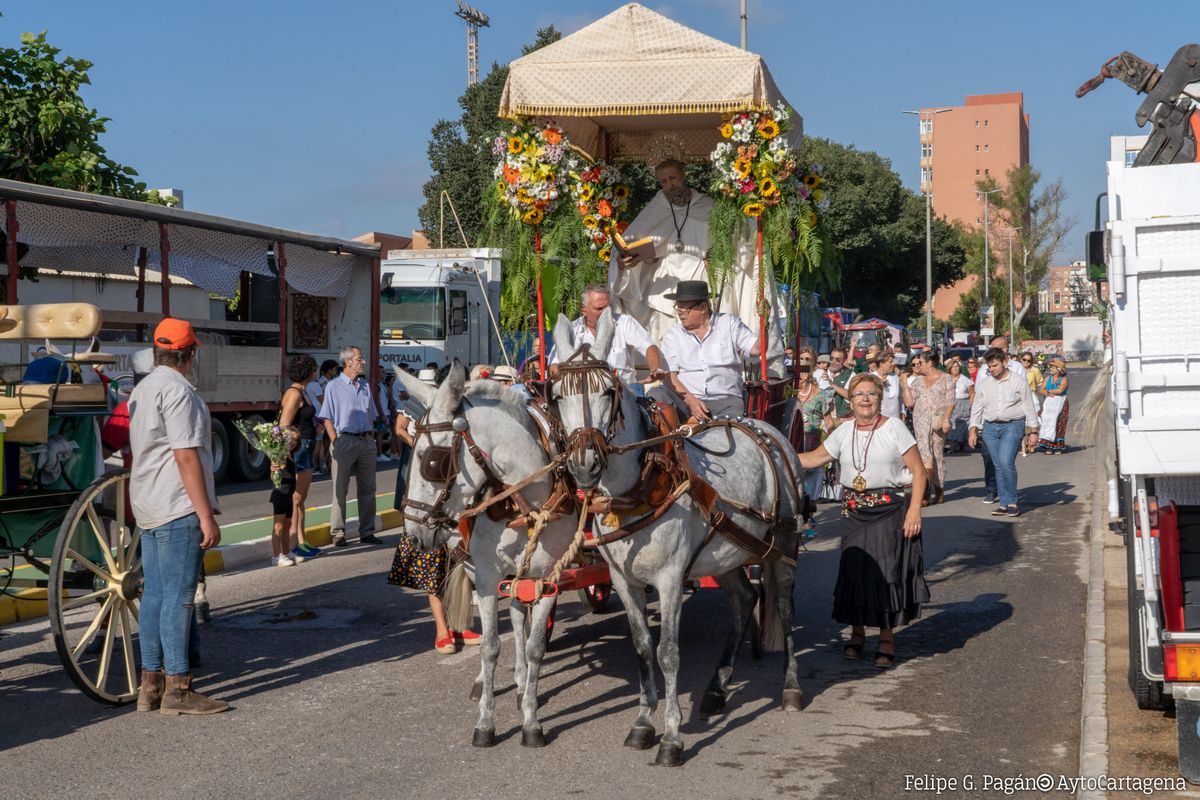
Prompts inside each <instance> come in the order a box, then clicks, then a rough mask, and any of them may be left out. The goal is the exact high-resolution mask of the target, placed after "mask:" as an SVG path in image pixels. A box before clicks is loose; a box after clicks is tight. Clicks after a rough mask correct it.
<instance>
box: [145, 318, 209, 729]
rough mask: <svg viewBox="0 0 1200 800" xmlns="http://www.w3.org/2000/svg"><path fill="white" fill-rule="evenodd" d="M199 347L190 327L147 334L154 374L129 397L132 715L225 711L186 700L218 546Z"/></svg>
mask: <svg viewBox="0 0 1200 800" xmlns="http://www.w3.org/2000/svg"><path fill="white" fill-rule="evenodd" d="M199 345H200V343H199V342H198V341H197V340H196V333H195V331H193V330H192V326H191V323H189V322H187V321H186V320H182V319H172V318H171V317H167V318H166V319H164V320H163V321H162V322H160V323H159V324H158V327H156V328H155V329H154V370H153V371H152V372H151V373H150V374H149V375H147V376H146V377H145V378H143V379H142V381H141V382H140V383H138V385H137V386H135V387H134V389H133V393H132V394H130V396H129V446H130V449H131V450H132V453H133V468H132V471H131V473H130V477H129V496H130V502H131V504H132V505H133V513H134V517H135V518H136V519H137V521H138V527H140V528H141V529H142V538H141V550H142V572H143V577H144V579H145V583H144V588H143V591H142V603H141V608H140V612H139V615H138V626H139V631H138V642H139V647H140V648H141V651H142V684H141V689H140V691H139V693H138V706H137V707H138V711H153V710H155V709H158V710H159V712H160V713H162V714H167V715H176V714H215V713H217V712H218V711H224V710H225V709H227V708H228V707H229V704H228V703H225V702H223V701H221V700H212V699H210V698H207V697H205V696H204V695H202V694H200V693H198V692H194V691H192V670H191V664H190V662H189V660H188V637H189V635H190V631H191V621H192V611H193V609H192V604H193V598H194V596H195V593H196V578H197V575H198V574H199V572H200V559H201V551H202V550H204V549H207V548H210V547H215V546H216V545H217V544H219V543H220V541H221V529H220V527H219V526H218V525H217V520H216V517H215V516H214V515H215V514H216V513H218V509H217V492H216V487H215V486H214V485H213V469H212V446H211V445H212V420H211V418H210V417H209V414H208V407H207V406H205V405H204V401H203V400H201V399H200V395H199V393H198V392H197V391H196V390H195V388H194V387H193V386H192V384H191V383H189V382H188V379H187V375H188V373H190V372H191V371H192V369H193V368H194V367H195V366H196V351H197V348H198V347H199Z"/></svg>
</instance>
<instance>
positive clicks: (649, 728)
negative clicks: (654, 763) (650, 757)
mask: <svg viewBox="0 0 1200 800" xmlns="http://www.w3.org/2000/svg"><path fill="white" fill-rule="evenodd" d="M625 746H626V747H628V748H630V749H632V750H649V749H650V748H651V747H653V746H654V726H653V725H634V726H633V727H632V728H630V730H629V735H628V736H626V737H625Z"/></svg>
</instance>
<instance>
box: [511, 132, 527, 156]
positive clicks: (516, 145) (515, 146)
mask: <svg viewBox="0 0 1200 800" xmlns="http://www.w3.org/2000/svg"><path fill="white" fill-rule="evenodd" d="M524 149H525V143H524V142H522V141H521V140H520V139H518V138H517V137H516V136H510V137H508V152H510V153H512V154H513V155H516V154H517V153H520V152H521V151H522V150H524Z"/></svg>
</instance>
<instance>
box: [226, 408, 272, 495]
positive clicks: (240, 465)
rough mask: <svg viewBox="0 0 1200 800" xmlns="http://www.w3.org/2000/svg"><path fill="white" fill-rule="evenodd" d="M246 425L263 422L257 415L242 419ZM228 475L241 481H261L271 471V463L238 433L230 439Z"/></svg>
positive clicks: (249, 415) (248, 415)
mask: <svg viewBox="0 0 1200 800" xmlns="http://www.w3.org/2000/svg"><path fill="white" fill-rule="evenodd" d="M242 421H243V422H244V423H245V424H246V425H258V424H259V423H260V422H265V420H264V419H263V418H262V417H261V416H259V415H258V414H247V415H246V416H244V417H242ZM229 453H230V458H229V473H230V474H231V475H232V476H233V477H235V478H237V479H239V480H243V481H261V480H262V479H263V478H265V477H267V473H269V472H270V471H271V462H270V461H269V460H268V459H267V456H266V455H265V454H264V453H262V452H261V451H259V450H255V449H254V448H253V447H251V446H250V443H249V442H247V441H246V437H245V436H242V435H241V434H240V433H239V434H238V435H237V436H232V437H230V448H229Z"/></svg>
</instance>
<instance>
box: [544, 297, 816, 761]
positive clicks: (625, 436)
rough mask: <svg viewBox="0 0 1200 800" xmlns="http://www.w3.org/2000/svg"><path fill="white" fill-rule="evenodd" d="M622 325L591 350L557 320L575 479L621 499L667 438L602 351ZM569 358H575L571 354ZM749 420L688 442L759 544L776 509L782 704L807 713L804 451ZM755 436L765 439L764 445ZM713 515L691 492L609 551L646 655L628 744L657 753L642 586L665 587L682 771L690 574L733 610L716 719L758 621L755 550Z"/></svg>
mask: <svg viewBox="0 0 1200 800" xmlns="http://www.w3.org/2000/svg"><path fill="white" fill-rule="evenodd" d="M614 327H615V326H614V323H613V318H612V312H611V311H608V310H606V311H605V312H604V313H603V314H602V315H601V317H600V319H599V321H598V322H597V326H596V340H595V343H594V344H593V345H592V346H591V347H590V349H589V348H586V347H583V348H578V349H577V348H576V345H575V341H574V334H573V332H572V330H571V326H570V322H569V321H568V320H567V318H566V317H564V316H561V315H560V316H559V318H558V323H557V324H556V325H555V326H554V346H555V348H556V349H557V352H558V353H559V354H560V359H561V361H560V363H559V365H558V370H559V372H558V376H557V378H556V380H555V382H554V387H553V389H554V391H553V397H554V398H555V403H556V405H557V407H558V410H559V414H560V416H561V418H562V423H563V427H564V429H565V432H566V435H567V467H568V470H569V471H570V473H571V476H572V477H573V478H574V479H575V482H576V485H577V486H578V487H579V488H580V489H581V490H583V491H585V492H588V491H595V492H598V493H599V494H600V495H601V496H602V497H608V498H621V497H625V496H627V495H629V494H631V493H633V492H634V491H635V487H637V486H638V484H639V481H640V480H641V473H642V469H643V463H644V461H643V453H644V452H646V451H647V450H648V447H644V446H639V444H638V443H639V442H643V441H644V440H646V439H649V438H650V437H654V436H656V435H658V434H659V431H658V430H655V429H651V428H650V427H649V424H648V420H647V419H646V418H645V417H644V416H643V413H642V411H641V410H640V409H639V407H638V403H637V401H636V399H635V397H634V394H633V392H632V391H630V390H629V389H628V388H627V387H626V386H625V385H624V384H623V383H622V382H621V381H620V379H619V378H618V377H617V376H616V375H614V373H613V371H612V370H611V369H608V367H607V364H605V363H604V362H603V361H600V360H599V359H598V358H597V356H603V354H605V353H607V352H608V350H609V346H610V344H611V342H612V337H613V332H614ZM591 353H595V354H596V356H592V355H591ZM568 354H573V355H570V357H569V358H567V355H568ZM746 422H748V423H749V424H750V425H751V426H752V428H753V430H752V431H747V430H745V429H743V428H741V427H740V426H729V425H717V426H714V427H710V428H708V429H706V430H705V429H702V430H701V432H699V433H696V434H695V435H694V436H692V437H690V438H687V439H684V440H683V441H684V444H683V447H684V449H685V450H686V454H687V456H688V457H689V459H690V462H691V464H692V467H693V468H694V470H695V474H696V475H697V476H699V477H700V478H702V480H703V481H706V482H707V483H709V484H711V486H712V487H713V488H715V489H716V491H717V493H718V495H719V500H718V503H717V505H716V507H715V508H714V510H715V511H717V512H718V513H721V514H724V515H726V516H727V517H728V518H729V519H731V520H732V521H733V523H735V524H736V525H737V526H739V527H740V528H741V529H742V530H743V531H744V532H747V533H749V534H752V535H753V536H754V537H757V539H759V540H761V539H763V538H765V537H766V536H767V535H768V533H769V531H770V529H771V528H772V525H771V523H769V522H767V521H765V520H764V519H763V518H762V516H760V515H758V514H757V513H755V512H761V511H764V510H772V509H774V510H775V514H776V516H775V517H774V518H775V519H776V520H778V523H779V524H778V527H777V531H776V533H775V546H776V548H777V549H778V550H779V551H782V552H783V553H784V554H786V556H788V557H791V558H785V559H783V560H769V561H767V562H766V563H765V564H764V567H763V575H764V582H765V583H766V584H767V585H768V592H767V595H768V597H770V596H771V595H772V594H773V595H774V603H773V607H768V609H767V611H768V614H769V615H770V617H771V618H772V621H775V620H776V619H777V621H778V624H780V625H781V626H782V632H783V639H784V653H785V657H784V689H783V708H784V709H786V710H789V711H798V710H800V708H801V706H802V704H803V694H802V692H801V690H800V685H799V682H798V680H797V675H796V659H795V655H794V646H793V643H792V614H793V599H792V588H793V584H794V581H795V562H794V560H792V558H794V556H795V554H796V549H797V545H798V542H799V535H798V530H797V522H796V521H797V519H798V518H799V516H800V508H801V500H802V494H801V493H802V491H803V489H802V488H801V485H800V484H799V482H798V481H797V480H796V479H797V478H798V477H799V476H801V475H802V474H803V473H802V471H801V469H800V465H799V461H798V460H797V458H796V455H795V452H794V451H793V450H792V449H791V447H790V445H789V444H788V442H787V440H786V439H785V438H784V437H783V435H782V434H780V433H779V431H777V430H776V429H775V428H773V427H771V426H770V425H767V424H765V423H761V422H758V421H756V420H747V421H746ZM756 438H757V439H758V441H754V439H756ZM772 461H774V462H775V463H774V464H773V463H771V462H772ZM692 483H699V482H698V481H696V482H692ZM614 507H615V505H614ZM638 516H639V515H638V514H637V513H634V514H632V515H628V516H626V518H625V519H624V520H621V519H620V518H619V517H618V518H616V519H614V518H613V517H612V516H611V515H608V514H597V515H596V516H595V519H594V523H593V524H594V532H595V533H596V534H597V535H599V536H600V538H601V539H602V540H603V539H604V538H605V537H606V536H608V535H609V534H611V533H612V532H613V531H614V530H617V529H618V528H619V527H620V525H618V524H610V523H620V524H623V525H624V526H626V527H634V525H633V522H634V519H635V518H637V517H638ZM709 520H710V517H709V516H707V515H706V514H705V513H704V511H703V509H702V506H701V504H700V503H699V502H697V501H696V498H694V497H693V496H692V494H691V492H690V491H689V492H686V493H683V494H682V495H681V496H679V499H678V500H676V501H675V502H674V503H673V504H672V505H670V506H669V507H668V508H667V510H666V511H665V513H662V515H661V516H659V517H658V518H657V519H656V520H654V521H653V522H651V523H650V524H649V525H648V526H647V527H646V528H645V529H643V530H640V531H638V532H637V533H634V534H632V535H630V536H628V537H625V538H620V539H616V540H615V541H611V542H610V543H607V544H603V545H602V546H601V547H600V548H599V549H600V551H601V553H602V554H603V556H604V559H605V561H607V562H608V564H609V570H610V573H611V576H612V577H611V580H612V584H613V587H614V588H615V589H616V591H617V593H618V594H619V595H620V597H621V601H622V602H623V603H624V604H625V610H626V613H627V615H628V617H629V626H630V632H631V634H632V637H633V644H634V648H635V649H636V651H637V655H638V662H639V667H638V678H639V682H640V686H641V699H640V702H639V707H638V713H637V718H636V719H635V720H634V723H633V728H632V729H631V730H630V732H629V736H628V737H627V738H626V740H625V744H626V746H628V747H633V748H636V749H646V748H649V747H650V746H651V745H652V744H653V738H654V734H655V730H654V725H653V722H652V719H653V714H654V712H655V710H656V708H657V706H658V695H657V690H656V686H655V680H654V671H653V670H654V647H653V640H652V639H651V636H650V628H649V625H648V623H647V619H646V597H645V591H644V589H645V587H646V586H653V587H654V588H655V589H656V590H657V591H658V596H659V612H660V614H661V619H662V625H661V631H660V636H659V645H658V663H659V666H660V667H661V668H662V671H663V678H664V691H665V694H666V713H665V720H664V721H665V725H666V730H665V732H664V734H663V737H662V742H661V744H660V745H659V750H658V754H657V758H656V763H658V764H664V765H669V766H674V765H677V764H680V763H682V759H683V742H682V740H681V739H680V736H679V725H680V722H681V713H680V708H679V698H678V688H677V681H678V673H679V618H680V611H681V607H682V605H683V584H684V580H685V579H686V578H687V577H688V576H689V575H691V576H697V577H698V576H702V575H714V576H717V581H718V583H719V584H720V585H721V587H722V588H723V589H724V590H725V592H726V594H727V596H728V597H729V600H730V603H731V605H732V611H733V626H732V630H731V631H730V634H729V638H728V640H727V641H726V643H725V649H724V652H723V653H722V655H721V660H720V663H719V665H718V668H717V671H716V673H715V674H714V675H713V677H712V680H711V682H710V683H709V686H708V688H707V689H706V690H705V693H704V698H703V701H702V704H701V710H702V712H704V713H707V714H711V713H715V712H717V711H720V710H721V709H723V708H724V706H725V702H726V699H727V696H728V692H729V680H730V677H731V675H732V672H733V663H734V659H735V658H736V656H737V653H738V650H739V649H740V647H741V644H742V642H743V640H744V638H745V635H746V631H747V629H748V627H749V626H750V623H751V619H752V616H753V613H754V605H755V601H756V599H757V592H756V591H755V590H754V588H753V587H752V586H751V585H750V582H749V580H748V578H747V576H746V573H745V570H744V569H742V567H743V565H745V564H746V563H747V561H748V560H750V554H749V553H748V552H747V550H745V549H742V548H740V547H738V546H735V545H734V544H733V543H731V542H730V541H728V540H727V539H726V538H724V536H722V535H721V534H719V533H718V534H716V535H711V533H710V524H709ZM616 535H619V534H614V536H616ZM710 536H711V538H710ZM772 584H773V588H774V592H772V591H771V588H772ZM772 612H773V613H772ZM768 624H769V623H768ZM764 632H766V631H764Z"/></svg>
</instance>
